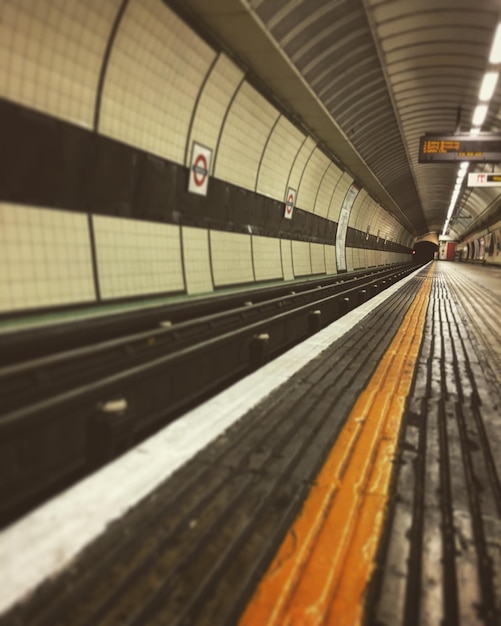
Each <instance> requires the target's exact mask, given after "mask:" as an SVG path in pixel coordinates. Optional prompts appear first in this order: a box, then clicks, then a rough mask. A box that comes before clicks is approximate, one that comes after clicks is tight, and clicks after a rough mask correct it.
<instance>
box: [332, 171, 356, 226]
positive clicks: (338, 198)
mask: <svg viewBox="0 0 501 626" xmlns="http://www.w3.org/2000/svg"><path fill="white" fill-rule="evenodd" d="M352 182H353V178H352V177H351V176H350V175H349V174H347V173H346V172H344V173H343V175H342V176H341V178H340V179H339V182H338V184H337V185H336V189H335V190H334V194H333V195H332V200H331V203H330V206H329V213H328V215H327V217H328V219H330V220H332V221H333V222H338V221H339V214H340V212H341V207H342V205H343V200H344V198H345V196H346V192H347V191H348V189H349V187H350V185H351V183H352Z"/></svg>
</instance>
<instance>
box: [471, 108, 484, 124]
mask: <svg viewBox="0 0 501 626" xmlns="http://www.w3.org/2000/svg"><path fill="white" fill-rule="evenodd" d="M486 115H487V105H486V104H477V106H476V108H475V112H474V113H473V119H472V122H473V124H474V126H482V124H483V123H484V120H485V117H486Z"/></svg>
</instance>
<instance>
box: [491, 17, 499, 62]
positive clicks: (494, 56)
mask: <svg viewBox="0 0 501 626" xmlns="http://www.w3.org/2000/svg"><path fill="white" fill-rule="evenodd" d="M500 62H501V24H498V27H497V29H496V34H495V35H494V41H493V42H492V46H491V53H490V55H489V63H500Z"/></svg>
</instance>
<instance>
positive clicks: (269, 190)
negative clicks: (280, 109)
mask: <svg viewBox="0 0 501 626" xmlns="http://www.w3.org/2000/svg"><path fill="white" fill-rule="evenodd" d="M303 141H304V135H303V133H301V131H299V130H298V129H297V128H296V127H295V126H294V125H293V124H291V123H290V122H289V120H287V118H285V117H284V116H283V115H282V116H281V117H280V119H279V121H278V123H277V124H276V126H275V128H274V129H273V132H272V134H271V137H270V140H269V142H268V145H267V146H266V150H265V152H264V155H263V160H262V162H261V167H260V169H259V177H258V184H257V191H258V192H259V193H262V194H264V195H266V196H269V197H270V198H275V199H276V200H285V196H286V194H287V181H288V179H289V174H290V171H291V167H292V164H293V163H294V159H295V158H296V155H297V153H298V151H299V149H300V147H301V145H302V143H303Z"/></svg>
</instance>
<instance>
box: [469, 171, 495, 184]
mask: <svg viewBox="0 0 501 626" xmlns="http://www.w3.org/2000/svg"><path fill="white" fill-rule="evenodd" d="M468 187H501V174H468Z"/></svg>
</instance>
